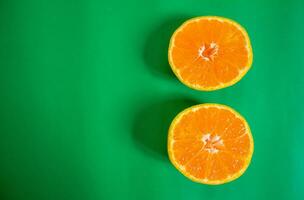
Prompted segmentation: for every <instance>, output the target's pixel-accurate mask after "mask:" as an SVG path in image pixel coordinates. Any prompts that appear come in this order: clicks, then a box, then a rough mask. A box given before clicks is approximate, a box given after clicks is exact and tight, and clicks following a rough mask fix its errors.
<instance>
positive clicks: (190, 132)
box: [168, 104, 253, 184]
mask: <svg viewBox="0 0 304 200" xmlns="http://www.w3.org/2000/svg"><path fill="white" fill-rule="evenodd" d="M168 153H169V158H170V160H171V162H172V163H173V165H174V166H175V167H176V168H177V169H178V170H179V171H180V172H181V173H182V174H184V175H185V176H186V177H188V178H190V179H191V180H193V181H196V182H200V183H205V184H222V183H226V182H229V181H232V180H234V179H236V178H238V177H239V176H241V175H242V174H243V173H244V171H245V170H246V168H247V167H248V165H249V163H250V160H251V157H252V153H253V138H252V135H251V132H250V129H249V126H248V124H247V122H246V121H245V119H244V118H243V117H242V116H241V115H240V114H238V113H237V112H236V111H234V110H232V109H231V108H229V107H227V106H224V105H219V104H201V105H197V106H193V107H190V108H188V109H186V110H184V111H183V112H181V113H180V114H178V115H177V117H176V118H175V119H174V120H173V122H172V124H171V126H170V129H169V136H168Z"/></svg>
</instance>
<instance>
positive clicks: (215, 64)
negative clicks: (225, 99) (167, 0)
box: [168, 16, 253, 91]
mask: <svg viewBox="0 0 304 200" xmlns="http://www.w3.org/2000/svg"><path fill="white" fill-rule="evenodd" d="M168 56H169V63H170V66H171V68H172V70H173V72H174V73H175V75H176V76H177V77H178V79H179V80H180V81H181V82H182V83H184V84H185V85H187V86H189V87H190V88H193V89H196V90H205V91H209V90H217V89H220V88H224V87H228V86H231V85H233V84H235V83H236V82H238V81H239V80H240V79H241V78H242V77H243V76H244V75H245V74H246V72H247V71H248V70H249V69H250V67H251V64H252V57H253V55H252V48H251V44H250V40H249V37H248V34H247V32H246V31H245V29H244V28H243V27H241V25H239V24H237V23H236V22H234V21H232V20H230V19H226V18H222V17H215V16H206V17H197V18H193V19H190V20H188V21H186V22H185V23H184V24H182V25H181V26H180V27H179V28H178V29H177V30H176V31H175V32H174V34H173V36H172V38H171V41H170V46H169V52H168Z"/></svg>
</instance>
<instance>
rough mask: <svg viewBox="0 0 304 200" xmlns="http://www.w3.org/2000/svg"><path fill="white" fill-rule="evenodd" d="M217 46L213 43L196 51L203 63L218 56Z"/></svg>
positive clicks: (204, 45)
mask: <svg viewBox="0 0 304 200" xmlns="http://www.w3.org/2000/svg"><path fill="white" fill-rule="evenodd" d="M218 49H219V47H218V45H217V44H216V43H215V42H211V43H210V44H203V45H202V46H201V47H200V48H199V49H198V56H199V57H201V58H202V59H203V60H205V61H210V60H211V61H212V60H214V57H216V56H217V54H218Z"/></svg>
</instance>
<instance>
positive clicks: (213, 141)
mask: <svg viewBox="0 0 304 200" xmlns="http://www.w3.org/2000/svg"><path fill="white" fill-rule="evenodd" d="M202 142H203V143H204V150H206V151H208V152H209V153H217V152H218V151H219V150H218V148H219V147H220V146H223V145H224V142H223V140H222V139H221V137H220V136H219V135H214V136H211V134H210V133H207V134H204V135H203V137H202Z"/></svg>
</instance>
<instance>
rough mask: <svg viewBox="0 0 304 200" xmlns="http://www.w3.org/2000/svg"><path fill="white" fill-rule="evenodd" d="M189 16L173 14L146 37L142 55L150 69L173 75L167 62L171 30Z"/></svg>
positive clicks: (166, 75)
mask: <svg viewBox="0 0 304 200" xmlns="http://www.w3.org/2000/svg"><path fill="white" fill-rule="evenodd" d="M189 18H190V16H175V17H171V18H169V19H167V20H164V22H163V23H162V24H160V25H159V26H158V27H156V28H155V29H153V31H152V32H151V33H150V35H149V36H148V37H147V39H146V44H145V47H144V51H143V53H144V54H143V57H144V60H145V63H146V65H147V66H148V67H149V69H150V71H151V72H152V73H154V74H156V75H162V76H165V77H166V78H169V77H171V78H172V77H174V74H173V72H172V70H171V69H170V66H169V63H168V47H169V41H170V38H171V36H172V34H173V32H174V31H175V30H176V29H177V28H178V27H179V26H180V25H181V24H182V23H183V22H184V21H186V20H187V19H189Z"/></svg>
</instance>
